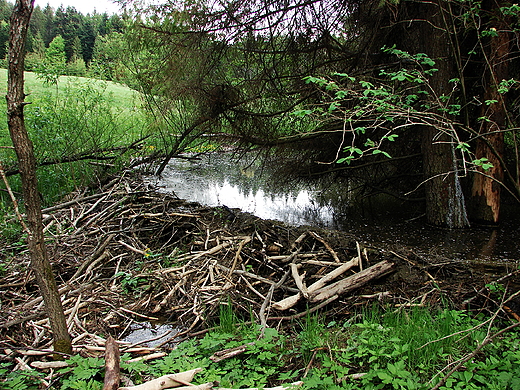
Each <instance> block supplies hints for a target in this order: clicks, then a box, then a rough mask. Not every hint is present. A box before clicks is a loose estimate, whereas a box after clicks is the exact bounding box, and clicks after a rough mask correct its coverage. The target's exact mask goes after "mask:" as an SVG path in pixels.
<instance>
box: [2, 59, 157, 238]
mask: <svg viewBox="0 0 520 390" xmlns="http://www.w3.org/2000/svg"><path fill="white" fill-rule="evenodd" d="M0 83H1V84H2V85H3V88H4V91H5V92H6V91H7V71H6V70H5V69H0ZM25 91H26V94H27V95H28V96H27V98H26V102H28V103H31V104H29V105H27V106H26V107H25V109H24V114H25V115H24V116H25V124H26V128H27V131H28V133H29V136H30V138H31V140H32V142H33V144H34V149H35V156H36V160H37V162H38V163H42V162H49V161H62V160H63V159H64V158H68V157H71V156H72V157H73V156H78V155H80V154H84V155H98V156H99V155H103V156H104V157H105V156H111V157H114V159H111V160H108V161H107V162H109V163H111V164H112V165H113V168H107V166H105V167H95V166H92V165H91V164H90V163H89V161H88V160H83V161H75V162H69V163H65V164H57V165H48V166H43V167H40V168H39V169H38V181H39V191H40V193H41V194H42V198H43V201H44V206H47V205H50V204H52V203H53V202H56V201H58V200H59V199H61V198H62V197H63V196H64V195H66V194H67V193H69V192H70V191H72V190H74V189H75V188H78V187H81V186H84V185H87V184H89V183H90V182H91V181H92V180H93V179H95V178H96V176H99V175H103V174H106V173H108V172H109V171H115V170H117V169H120V168H121V167H122V166H124V164H125V161H128V159H129V158H131V157H132V154H131V153H126V154H122V155H120V154H119V152H114V153H111V152H109V151H103V150H110V149H113V148H114V147H121V146H126V145H129V144H131V143H132V142H134V141H135V140H137V139H139V138H141V137H143V136H144V135H145V132H146V131H147V128H148V126H147V125H146V117H145V114H144V113H143V111H142V110H141V107H140V105H141V103H140V100H139V94H138V93H137V92H135V91H133V90H131V89H130V88H127V87H125V86H123V85H120V84H116V83H112V82H106V81H100V80H95V79H89V78H84V77H71V76H61V77H60V79H59V82H58V83H57V85H49V84H45V83H44V82H43V80H41V79H39V78H38V77H37V75H36V74H34V73H31V72H26V73H25ZM0 111H1V112H2V114H1V115H0V145H1V146H10V145H11V139H10V137H9V132H8V128H7V113H6V102H5V100H2V101H1V102H0ZM145 150H146V148H145V149H144V151H145ZM0 161H1V162H2V165H3V166H4V168H5V169H6V170H9V169H15V168H16V156H15V153H14V151H13V150H10V149H5V148H2V149H0ZM9 181H10V186H11V187H12V188H13V190H14V191H15V192H17V193H20V192H21V189H20V180H19V178H18V176H17V175H15V176H11V177H10V178H9ZM0 187H4V185H3V183H0ZM10 203H11V201H10V200H9V199H8V198H7V196H6V194H5V193H3V192H0V209H2V210H7V209H8V208H9V207H10ZM21 203H22V202H21ZM3 222H4V221H2V217H0V228H1V229H2V231H3V233H6V232H8V231H9V230H12V229H9V228H8V226H4V225H5V224H4V223H3ZM6 235H7V234H4V236H6ZM10 235H12V234H10Z"/></svg>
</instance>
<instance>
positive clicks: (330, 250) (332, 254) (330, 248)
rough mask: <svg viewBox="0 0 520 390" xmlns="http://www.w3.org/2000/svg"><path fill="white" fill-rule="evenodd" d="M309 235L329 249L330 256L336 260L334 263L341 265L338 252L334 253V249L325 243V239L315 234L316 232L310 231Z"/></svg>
mask: <svg viewBox="0 0 520 390" xmlns="http://www.w3.org/2000/svg"><path fill="white" fill-rule="evenodd" d="M309 234H310V235H311V236H313V237H314V238H315V239H316V240H318V241H319V242H321V243H322V244H323V245H324V246H325V248H327V250H328V251H329V253H330V255H331V256H332V258H333V259H334V261H335V262H336V263H341V261H340V260H339V257H338V255H337V254H336V252H335V251H334V249H332V247H331V246H330V245H329V244H328V242H327V241H325V240H324V239H323V238H321V237H320V236H318V234H316V233H314V232H311V231H309Z"/></svg>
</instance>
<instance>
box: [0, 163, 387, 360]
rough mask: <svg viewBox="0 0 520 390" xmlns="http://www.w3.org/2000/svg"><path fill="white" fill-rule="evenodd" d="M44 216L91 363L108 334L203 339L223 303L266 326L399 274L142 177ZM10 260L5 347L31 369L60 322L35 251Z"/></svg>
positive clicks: (340, 242) (354, 248)
mask: <svg viewBox="0 0 520 390" xmlns="http://www.w3.org/2000/svg"><path fill="white" fill-rule="evenodd" d="M44 215H45V220H44V225H45V231H46V234H47V237H48V242H47V246H48V250H49V253H50V258H51V259H52V263H53V267H54V271H55V274H56V276H57V279H58V280H57V281H58V285H59V288H60V292H61V295H62V298H63V305H64V308H65V310H66V315H67V318H68V324H69V331H70V333H71V335H72V337H73V343H74V346H75V348H77V349H78V350H81V351H82V353H85V354H89V355H95V354H102V353H103V351H104V344H105V341H106V340H105V339H103V338H101V337H99V336H98V335H99V334H112V335H113V336H114V337H115V338H116V339H122V338H123V337H124V335H125V334H126V333H127V330H128V327H129V326H130V325H131V324H132V323H135V322H142V321H169V322H173V323H175V324H177V325H179V326H183V327H184V328H185V332H184V333H185V335H190V334H193V333H194V332H195V331H197V330H200V329H204V328H207V327H208V326H211V325H212V324H214V323H215V319H216V317H218V313H219V308H220V306H221V305H227V304H231V305H233V311H234V312H235V313H237V315H240V313H243V314H244V317H246V318H250V313H254V315H255V320H256V321H257V322H258V323H260V324H262V325H263V326H269V325H270V324H273V323H274V322H273V321H276V322H277V323H278V322H279V321H283V320H292V319H295V318H298V317H300V316H303V315H305V314H306V313H308V312H309V311H310V312H312V311H316V310H318V309H320V308H327V309H331V308H334V307H335V306H334V304H333V302H334V301H340V300H341V299H344V297H346V296H348V293H350V292H351V291H352V290H354V289H356V288H359V287H360V286H362V285H364V284H365V283H367V282H368V281H371V280H373V279H376V278H380V277H381V276H383V275H385V274H387V273H389V272H391V271H392V269H393V268H392V267H393V262H392V261H390V260H388V259H387V258H385V257H384V256H383V255H382V254H381V253H379V252H377V251H374V250H367V249H366V248H362V247H361V246H360V245H359V244H358V243H356V241H355V240H354V239H346V238H345V237H347V236H345V235H344V236H342V237H339V236H337V235H335V234H336V233H334V232H319V231H316V230H314V229H304V228H299V229H297V228H291V227H287V226H285V225H283V224H281V223H278V222H273V221H262V220H260V219H258V218H256V217H253V216H251V215H246V214H241V213H239V212H238V211H230V210H229V209H228V208H225V207H223V208H206V207H202V206H200V205H196V204H189V203H187V202H186V201H183V200H180V199H177V198H176V197H175V196H174V195H172V194H164V193H160V192H159V191H157V190H156V189H155V188H152V187H151V186H149V185H148V184H146V182H145V181H143V180H140V179H139V178H137V177H136V176H135V174H134V173H125V174H123V175H122V176H120V177H117V178H114V179H113V180H112V181H110V182H108V183H107V184H105V185H104V186H102V187H101V189H100V190H99V191H98V192H97V193H95V194H93V195H91V194H87V192H86V190H85V191H84V192H78V193H76V194H73V195H72V196H71V197H70V198H69V199H66V200H64V201H63V202H62V203H61V204H58V205H56V206H54V207H50V208H48V209H45V210H44ZM2 256H3V258H2V262H3V263H4V264H7V267H8V272H6V273H4V275H3V276H2V277H1V279H0V299H1V309H2V310H1V313H0V332H1V333H0V336H1V340H0V342H1V344H0V348H1V349H2V350H3V352H4V356H3V357H4V358H5V357H7V356H8V357H9V358H10V359H11V358H13V359H16V360H17V362H18V364H19V366H20V367H23V366H24V365H27V364H30V363H31V362H32V361H33V360H35V359H34V358H33V357H32V356H33V355H35V354H36V355H38V354H45V353H49V348H50V345H51V339H50V332H49V324H48V321H47V319H46V318H45V314H44V308H43V303H42V299H41V297H40V295H39V293H38V287H37V285H36V282H35V280H34V277H33V275H32V273H31V272H30V267H29V262H28V256H27V253H26V251H25V248H24V246H23V244H20V245H15V246H9V247H6V248H5V250H4V251H3V252H2ZM384 294H387V293H386V291H384V290H380V291H379V290H377V291H374V294H373V295H372V297H376V296H378V297H381V296H383V295H384ZM174 336H175V338H177V339H178V338H179V337H180V336H181V335H179V334H176V335H172V336H171V339H172V340H173V339H174ZM144 341H146V340H144ZM144 341H143V343H144ZM170 341H171V340H170ZM2 344H3V345H2ZM140 344H141V343H140ZM161 347H163V348H164V347H171V344H170V343H169V342H165V343H163V345H159V346H157V347H156V348H155V349H154V348H149V347H141V346H140V345H122V348H124V350H125V351H126V352H128V351H131V352H134V353H154V352H158V349H161Z"/></svg>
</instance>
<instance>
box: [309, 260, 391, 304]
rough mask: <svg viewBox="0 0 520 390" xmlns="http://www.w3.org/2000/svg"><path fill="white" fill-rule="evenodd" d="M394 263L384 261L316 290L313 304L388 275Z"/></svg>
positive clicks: (312, 297)
mask: <svg viewBox="0 0 520 390" xmlns="http://www.w3.org/2000/svg"><path fill="white" fill-rule="evenodd" d="M393 267H394V263H392V262H390V261H388V260H384V261H381V262H379V263H377V264H375V265H373V266H372V267H369V268H367V269H365V270H363V271H361V272H358V273H357V274H354V275H352V276H349V277H347V278H345V279H343V280H340V281H338V282H336V283H333V284H331V285H329V286H327V287H324V288H322V289H319V290H316V291H314V292H312V293H311V299H310V301H311V302H319V301H322V300H324V299H327V298H330V297H331V296H333V295H342V294H345V293H347V292H349V291H352V290H354V289H356V288H359V287H361V286H362V285H364V284H365V283H367V282H369V281H371V280H373V279H376V278H379V277H381V276H384V275H386V274H387V273H389V272H391V271H392V268H393Z"/></svg>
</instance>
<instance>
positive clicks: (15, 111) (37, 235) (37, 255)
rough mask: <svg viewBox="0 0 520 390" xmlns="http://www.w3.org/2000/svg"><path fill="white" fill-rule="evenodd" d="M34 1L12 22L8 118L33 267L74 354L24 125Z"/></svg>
mask: <svg viewBox="0 0 520 390" xmlns="http://www.w3.org/2000/svg"><path fill="white" fill-rule="evenodd" d="M33 8H34V0H17V2H16V4H15V6H14V10H13V14H12V16H11V21H10V36H9V55H8V57H9V58H8V60H9V64H8V66H9V69H8V85H7V119H8V125H9V132H10V135H11V140H12V142H13V146H14V148H15V151H16V155H17V157H18V164H19V166H20V176H21V179H22V187H23V197H24V203H25V211H26V214H27V228H28V232H27V233H28V234H27V241H28V247H29V253H30V257H31V268H32V270H33V271H34V275H35V277H36V281H37V283H38V286H39V288H40V292H41V294H42V296H43V299H44V302H45V308H46V310H47V315H48V317H49V321H50V325H51V329H52V332H53V337H54V350H55V351H57V352H63V353H68V354H70V353H72V346H71V340H70V336H69V333H68V331H67V324H66V321H65V315H64V313H63V307H62V304H61V300H60V296H59V293H58V288H57V286H56V281H55V279H54V274H53V272H52V267H51V264H50V262H49V259H48V257H47V250H46V247H45V242H44V235H43V224H42V212H41V205H40V196H39V193H38V185H37V180H36V160H35V157H34V151H33V145H32V142H31V140H30V139H29V136H28V134H27V130H26V128H25V123H24V114H23V109H24V106H25V105H26V104H27V103H25V102H24V99H25V94H24V73H23V71H24V57H25V41H26V37H27V28H28V26H29V21H30V19H31V14H32V10H33Z"/></svg>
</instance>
